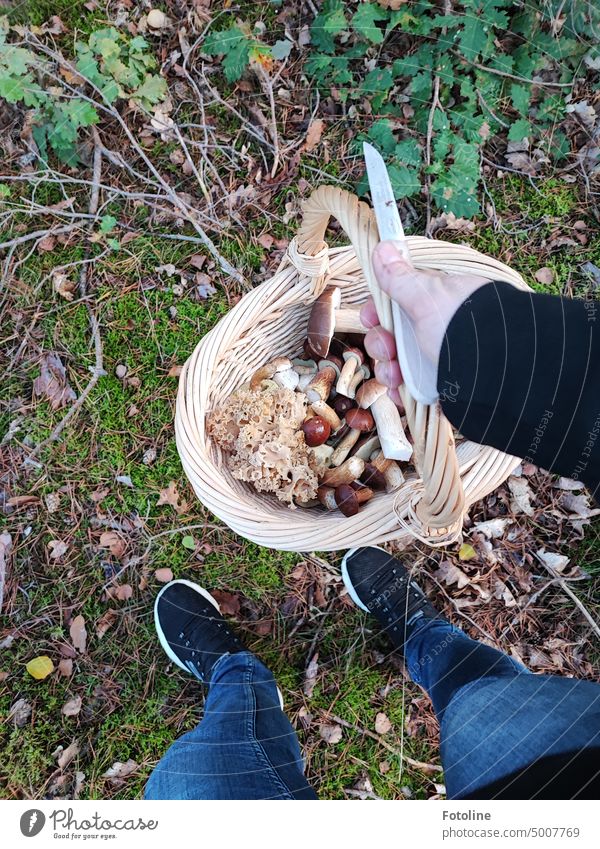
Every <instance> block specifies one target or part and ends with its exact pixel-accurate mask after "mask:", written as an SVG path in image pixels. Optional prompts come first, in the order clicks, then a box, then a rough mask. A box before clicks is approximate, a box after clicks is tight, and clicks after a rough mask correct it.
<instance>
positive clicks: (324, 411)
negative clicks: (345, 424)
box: [310, 401, 342, 433]
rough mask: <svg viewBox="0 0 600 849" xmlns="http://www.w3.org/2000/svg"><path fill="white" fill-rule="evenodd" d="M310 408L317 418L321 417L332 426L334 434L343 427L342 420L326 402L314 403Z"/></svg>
mask: <svg viewBox="0 0 600 849" xmlns="http://www.w3.org/2000/svg"><path fill="white" fill-rule="evenodd" d="M310 406H311V408H312V411H313V412H314V413H315V414H316V415H317V416H321V418H322V419H325V421H326V422H327V423H328V424H329V425H330V426H331V431H332V433H335V431H336V430H338V428H340V427H341V426H342V420H341V419H340V417H339V416H338V414H337V413H336V411H335V410H334V409H333V407H330V406H329V404H326V403H325V401H313V403H312V404H311V405H310Z"/></svg>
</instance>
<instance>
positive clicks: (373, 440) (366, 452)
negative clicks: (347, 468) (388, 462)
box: [352, 433, 381, 463]
mask: <svg viewBox="0 0 600 849" xmlns="http://www.w3.org/2000/svg"><path fill="white" fill-rule="evenodd" d="M380 448H381V443H380V442H379V437H378V436H377V434H376V433H375V434H365V435H364V436H361V438H360V439H359V440H358V442H357V443H356V446H355V448H354V451H353V452H352V456H353V457H360V458H361V459H362V460H364V461H365V463H366V462H367V460H370V459H371V454H373V452H375V454H376V455H377V454H378V453H379V449H380Z"/></svg>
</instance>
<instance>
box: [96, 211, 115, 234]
mask: <svg viewBox="0 0 600 849" xmlns="http://www.w3.org/2000/svg"><path fill="white" fill-rule="evenodd" d="M116 223H117V219H116V218H115V217H114V215H103V216H102V218H101V219H100V232H101V233H110V231H111V230H113V229H114V227H115V225H116Z"/></svg>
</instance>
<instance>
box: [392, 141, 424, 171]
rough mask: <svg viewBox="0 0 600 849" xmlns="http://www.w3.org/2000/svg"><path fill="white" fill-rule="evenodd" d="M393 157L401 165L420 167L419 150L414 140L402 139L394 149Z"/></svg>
mask: <svg viewBox="0 0 600 849" xmlns="http://www.w3.org/2000/svg"><path fill="white" fill-rule="evenodd" d="M394 157H395V158H396V159H397V160H398V161H399V162H401V163H402V164H403V165H413V166H420V165H421V163H422V157H421V148H420V147H419V145H418V144H417V142H416V141H415V139H403V140H402V141H401V142H398V144H397V145H396V146H395V148H394Z"/></svg>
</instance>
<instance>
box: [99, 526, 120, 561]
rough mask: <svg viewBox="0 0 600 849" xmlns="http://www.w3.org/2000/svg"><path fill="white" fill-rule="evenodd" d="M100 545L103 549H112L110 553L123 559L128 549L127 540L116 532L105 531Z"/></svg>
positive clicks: (101, 536)
mask: <svg viewBox="0 0 600 849" xmlns="http://www.w3.org/2000/svg"><path fill="white" fill-rule="evenodd" d="M100 545H101V546H102V548H108V549H110V553H111V554H114V556H115V557H122V556H123V555H124V554H125V549H126V548H127V544H126V542H125V540H124V539H123V537H122V536H120V535H119V534H118V533H116V531H105V532H104V533H103V534H101V535H100Z"/></svg>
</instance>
